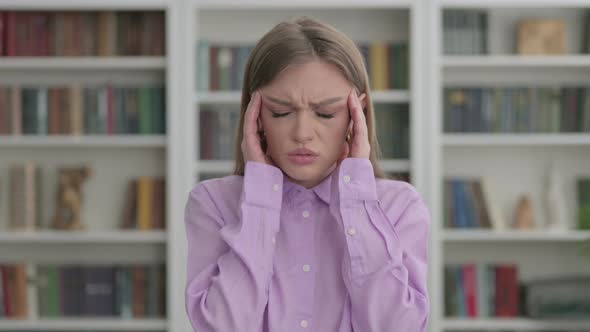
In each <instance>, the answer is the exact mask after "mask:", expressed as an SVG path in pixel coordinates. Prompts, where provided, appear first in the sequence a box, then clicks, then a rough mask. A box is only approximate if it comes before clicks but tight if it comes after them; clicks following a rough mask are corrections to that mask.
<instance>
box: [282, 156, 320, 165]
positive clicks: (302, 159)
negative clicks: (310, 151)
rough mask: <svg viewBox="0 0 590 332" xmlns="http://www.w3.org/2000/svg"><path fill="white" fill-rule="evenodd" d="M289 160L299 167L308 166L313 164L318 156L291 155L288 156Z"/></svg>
mask: <svg viewBox="0 0 590 332" xmlns="http://www.w3.org/2000/svg"><path fill="white" fill-rule="evenodd" d="M288 158H289V160H290V161H291V162H293V163H294V164H298V165H308V164H312V163H314V162H315V161H316V159H318V156H312V155H300V154H290V155H289V156H288Z"/></svg>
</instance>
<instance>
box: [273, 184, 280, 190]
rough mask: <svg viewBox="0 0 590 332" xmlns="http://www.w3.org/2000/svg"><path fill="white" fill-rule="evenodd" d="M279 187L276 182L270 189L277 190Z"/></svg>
mask: <svg viewBox="0 0 590 332" xmlns="http://www.w3.org/2000/svg"><path fill="white" fill-rule="evenodd" d="M279 188H280V186H279V185H278V184H276V183H275V184H274V185H273V186H272V190H274V191H279Z"/></svg>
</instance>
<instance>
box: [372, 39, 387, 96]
mask: <svg viewBox="0 0 590 332" xmlns="http://www.w3.org/2000/svg"><path fill="white" fill-rule="evenodd" d="M369 54H370V59H371V66H370V67H371V85H372V86H373V90H387V89H388V83H387V77H388V70H387V45H386V44H385V43H383V42H376V43H373V44H371V46H370V50H369Z"/></svg>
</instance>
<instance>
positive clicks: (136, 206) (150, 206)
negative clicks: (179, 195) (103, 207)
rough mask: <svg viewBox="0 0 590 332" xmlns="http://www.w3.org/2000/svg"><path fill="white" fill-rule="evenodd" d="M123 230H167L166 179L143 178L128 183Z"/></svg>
mask: <svg viewBox="0 0 590 332" xmlns="http://www.w3.org/2000/svg"><path fill="white" fill-rule="evenodd" d="M120 226H121V228H122V229H139V230H154V229H165V228H166V179H165V178H164V177H150V176H141V177H138V178H135V179H132V180H130V181H129V182H128V183H127V189H126V193H125V199H124V205H123V209H122V213H121V221H120Z"/></svg>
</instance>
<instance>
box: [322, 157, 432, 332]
mask: <svg viewBox="0 0 590 332" xmlns="http://www.w3.org/2000/svg"><path fill="white" fill-rule="evenodd" d="M335 171H336V172H337V173H336V174H335V177H334V179H333V180H332V193H333V195H332V199H331V203H330V211H331V213H332V214H333V215H334V217H335V218H336V220H337V221H338V222H339V223H340V225H341V231H342V233H343V235H342V236H344V237H345V239H346V250H347V252H346V253H345V255H344V258H343V262H342V274H343V280H344V283H345V285H346V288H347V290H348V293H349V297H350V305H351V322H352V326H353V329H354V331H396V332H397V331H399V332H402V331H416V332H423V331H425V330H426V328H427V325H428V321H429V300H428V292H427V285H426V284H427V260H428V243H429V240H428V238H429V232H430V231H429V230H430V228H429V224H430V217H429V212H428V209H427V207H426V205H425V203H424V202H423V200H422V198H421V196H420V195H419V194H418V192H417V191H416V190H415V189H414V188H413V187H412V186H411V185H409V184H405V183H401V182H397V183H396V184H395V186H397V188H396V189H397V190H395V191H396V193H393V190H391V191H390V192H388V193H387V194H386V195H383V196H384V197H383V199H381V198H379V199H378V195H377V187H376V181H375V177H374V175H373V168H372V165H371V163H370V161H369V160H368V159H362V158H347V159H345V160H343V161H342V163H341V164H340V166H339V168H338V169H336V170H335ZM391 183H393V182H391Z"/></svg>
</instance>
